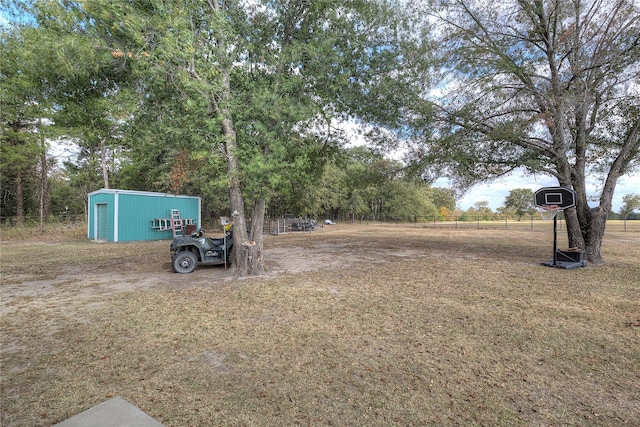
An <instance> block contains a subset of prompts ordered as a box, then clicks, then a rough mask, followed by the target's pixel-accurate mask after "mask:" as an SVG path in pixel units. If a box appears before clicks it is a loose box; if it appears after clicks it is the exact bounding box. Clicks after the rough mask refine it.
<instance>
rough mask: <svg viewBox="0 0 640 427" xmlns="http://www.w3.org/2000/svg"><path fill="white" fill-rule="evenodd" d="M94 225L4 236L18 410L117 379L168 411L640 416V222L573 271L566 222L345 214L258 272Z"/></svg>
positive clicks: (563, 418) (9, 390)
mask: <svg viewBox="0 0 640 427" xmlns="http://www.w3.org/2000/svg"><path fill="white" fill-rule="evenodd" d="M66 235H72V236H73V237H72V238H70V239H69V238H66V237H65V236H66ZM82 236H83V232H82V231H80V232H78V231H76V230H69V232H67V233H61V234H60V235H58V234H55V233H47V234H45V235H43V236H41V237H42V238H43V240H45V241H44V242H40V241H38V240H37V239H32V240H30V241H26V242H14V241H12V240H11V236H8V235H7V234H3V236H2V240H3V241H2V243H1V245H0V262H1V264H0V265H1V269H2V282H1V287H0V290H1V304H0V316H1V317H0V322H1V323H0V327H1V342H0V344H1V360H0V362H1V365H0V369H1V381H2V388H1V391H0V393H1V394H0V398H1V403H0V404H1V406H2V407H1V419H0V420H1V425H2V426H7V427H8V426H48V425H52V424H55V423H57V422H60V421H63V420H65V419H66V418H69V417H70V416H73V415H75V414H77V413H79V412H81V411H83V410H85V409H88V408H90V407H92V406H94V405H96V404H98V403H101V402H103V401H105V400H108V399H109V398H111V397H114V396H121V397H123V398H124V399H126V400H127V401H129V402H131V403H132V404H134V405H136V406H138V407H139V408H141V409H142V410H143V411H145V412H146V413H148V414H149V415H151V416H152V417H154V418H155V419H157V420H158V421H160V422H162V423H163V424H165V425H166V426H216V425H221V426H294V425H302V426H322V425H338V426H343V425H349V426H355V425H362V426H364V425H366V426H388V425H402V426H410V425H413V426H424V425H465V426H466V425H485V426H497V425H508V426H550V425H552V426H560V425H567V426H583V425H584V426H637V425H640V344H639V343H640V234H639V233H637V232H628V231H627V232H621V231H607V234H606V236H605V244H604V246H603V254H604V256H605V259H606V260H607V264H606V265H604V266H599V267H591V266H590V267H587V268H584V269H577V270H568V271H567V270H560V269H554V268H548V267H543V266H541V265H540V262H542V261H547V260H548V259H549V258H550V256H551V247H552V246H551V245H552V241H551V239H552V237H551V234H550V233H549V232H548V231H535V230H534V231H531V230H526V229H525V230H520V229H517V230H510V229H507V230H484V229H452V228H446V229H445V228H443V229H440V228H435V229H434V228H422V227H414V226H401V225H399V226H384V227H382V226H379V227H371V226H368V227H366V226H354V225H337V226H332V227H325V228H323V229H320V230H317V231H315V232H313V233H290V234H285V235H280V236H267V237H266V243H265V247H266V266H267V269H268V274H267V275H266V276H264V277H259V278H248V279H242V280H237V279H234V277H233V276H232V275H231V273H229V272H227V271H225V270H224V268H223V267H220V266H217V267H200V268H199V269H198V270H196V272H194V273H193V274H189V275H178V274H174V273H172V272H171V266H170V262H169V251H168V246H169V242H168V241H159V242H137V243H120V244H113V243H102V244H98V243H92V242H87V241H86V240H85V239H83V238H82ZM563 237H564V236H561V238H560V239H559V245H560V247H561V248H562V247H563V246H565V245H564V244H563V242H564V241H565V239H563Z"/></svg>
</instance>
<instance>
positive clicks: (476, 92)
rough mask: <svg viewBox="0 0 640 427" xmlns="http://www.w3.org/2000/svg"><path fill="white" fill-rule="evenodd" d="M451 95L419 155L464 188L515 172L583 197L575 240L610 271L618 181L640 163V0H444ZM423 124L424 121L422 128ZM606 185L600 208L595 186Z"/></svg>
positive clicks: (438, 105) (439, 11)
mask: <svg viewBox="0 0 640 427" xmlns="http://www.w3.org/2000/svg"><path fill="white" fill-rule="evenodd" d="M435 7H436V8H435V10H434V11H433V13H432V15H431V19H430V20H429V22H430V23H431V24H433V25H436V26H438V31H437V32H435V33H437V34H440V35H441V39H440V40H438V46H439V48H440V50H439V52H441V54H442V56H441V58H440V61H441V64H442V66H441V67H442V68H441V69H440V70H438V71H440V72H441V74H442V76H443V79H444V80H443V82H444V83H443V85H442V87H443V90H442V91H441V92H440V93H439V94H437V96H432V97H431V99H430V100H431V101H433V102H432V103H430V104H428V107H426V108H425V110H424V111H423V112H422V113H418V112H416V113H417V114H415V117H416V118H417V119H420V118H422V117H425V116H430V115H432V114H433V115H434V117H435V119H436V120H437V123H438V126H435V127H433V128H425V127H424V126H419V127H418V129H419V134H418V135H417V138H416V139H419V140H420V141H421V144H420V145H419V146H418V147H417V148H416V151H415V152H414V154H415V156H414V158H418V160H419V161H420V162H422V164H423V165H426V164H430V165H434V164H436V165H439V168H436V169H435V170H440V171H448V172H450V173H452V174H454V175H456V176H457V178H458V179H459V180H460V181H461V182H463V183H465V184H469V183H473V182H477V181H481V180H485V179H488V178H491V177H496V176H500V175H503V174H506V173H508V172H509V171H512V170H513V169H514V168H517V167H524V168H525V169H526V170H528V171H530V172H533V173H540V172H542V173H545V174H550V175H552V176H554V177H556V178H557V180H558V183H559V185H561V186H567V187H573V189H574V190H575V191H576V192H577V195H578V196H577V203H576V207H575V209H569V210H567V211H566V212H565V214H566V219H567V232H568V238H569V244H570V245H571V246H574V247H579V248H582V249H584V250H585V251H586V258H587V260H589V261H590V262H593V263H602V262H603V257H602V254H601V244H602V237H603V234H604V230H605V222H606V219H607V216H608V214H609V212H610V210H611V201H612V196H613V192H614V190H615V187H616V183H617V181H618V179H619V178H620V177H621V176H622V175H624V174H626V173H628V172H630V171H632V170H634V169H636V168H638V166H639V165H640V156H639V149H640V139H639V136H640V92H639V88H638V85H637V81H638V79H639V77H640V66H639V64H640V62H639V60H640V5H638V3H637V2H636V1H633V0H614V1H608V0H572V1H566V0H510V1H490V2H488V3H487V2H486V1H476V0H454V1H437V2H435ZM417 124H418V125H420V124H421V123H420V122H417ZM588 179H599V181H600V186H599V188H600V192H599V195H598V196H597V199H598V206H596V207H593V208H592V207H590V206H589V204H588V203H587V201H588V194H587V180H588Z"/></svg>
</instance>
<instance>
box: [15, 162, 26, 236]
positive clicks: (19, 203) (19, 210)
mask: <svg viewBox="0 0 640 427" xmlns="http://www.w3.org/2000/svg"><path fill="white" fill-rule="evenodd" d="M23 199H24V195H23V191H22V172H20V171H17V172H16V225H22V224H24V200H23Z"/></svg>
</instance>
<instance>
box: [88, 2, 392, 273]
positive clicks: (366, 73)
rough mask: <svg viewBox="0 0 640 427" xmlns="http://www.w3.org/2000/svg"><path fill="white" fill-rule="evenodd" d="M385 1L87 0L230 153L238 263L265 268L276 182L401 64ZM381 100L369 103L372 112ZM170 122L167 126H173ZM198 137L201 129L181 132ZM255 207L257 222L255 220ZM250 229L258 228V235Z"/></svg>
mask: <svg viewBox="0 0 640 427" xmlns="http://www.w3.org/2000/svg"><path fill="white" fill-rule="evenodd" d="M384 6H385V5H384V3H383V2H363V1H360V0H349V1H323V2H308V1H298V0H276V1H266V2H263V3H259V2H244V1H218V0H208V1H204V0H183V1H178V2H173V3H170V2H169V3H168V2H163V1H160V0H149V1H144V2H134V3H132V2H127V1H113V2H98V1H93V2H92V1H89V2H84V3H83V8H84V10H85V11H86V12H87V13H88V15H89V16H90V17H91V19H90V21H88V22H91V23H92V24H95V25H96V27H99V28H102V29H105V30H104V31H103V39H104V40H105V42H106V43H105V46H106V47H107V48H109V49H111V51H112V52H113V55H114V57H118V58H119V59H120V61H121V64H120V68H121V69H123V70H129V69H131V70H134V71H135V70H137V71H142V72H141V73H140V74H139V75H140V79H141V82H142V83H141V84H140V85H139V87H140V89H141V93H143V94H144V98H145V99H146V98H148V97H152V96H159V94H160V93H162V92H155V95H154V94H153V93H151V92H150V91H151V90H152V89H155V88H157V87H158V86H161V85H162V84H164V85H171V86H173V87H175V88H177V90H178V92H179V93H180V94H181V95H182V98H183V99H185V102H186V104H187V106H188V107H189V109H190V112H189V113H188V114H189V115H191V114H193V115H196V116H198V117H203V118H204V119H203V120H202V123H203V124H204V129H206V130H207V131H208V134H205V135H202V137H203V140H206V141H208V143H209V147H210V148H209V150H210V154H211V156H212V157H216V156H218V157H219V156H222V158H223V159H224V160H225V162H226V176H225V180H226V184H227V186H228V189H229V196H230V211H231V215H232V217H233V218H234V233H235V236H236V239H237V241H238V242H240V243H241V244H239V245H235V247H234V248H235V249H234V254H233V257H234V266H235V267H234V268H236V270H237V273H238V274H240V275H245V274H260V273H262V272H263V247H262V225H263V221H264V212H265V209H266V204H267V202H268V200H269V198H270V197H271V196H272V194H273V193H274V190H275V189H277V188H279V186H282V185H283V183H288V182H291V180H292V179H295V180H296V181H299V182H304V181H305V180H306V179H308V178H307V177H308V176H312V175H313V173H319V172H320V171H321V170H322V167H321V166H322V162H323V161H324V160H325V159H326V158H328V157H329V154H330V153H331V151H332V150H333V149H335V147H336V146H338V145H339V144H340V143H341V139H340V135H339V134H337V133H336V132H334V129H333V128H332V119H333V117H334V116H337V115H341V114H345V113H346V112H349V111H350V110H353V111H356V110H357V109H358V108H361V105H362V104H363V103H362V102H361V101H362V98H363V97H364V96H365V95H366V96H372V95H371V94H372V93H373V90H372V89H373V88H376V87H380V82H387V81H393V80H392V79H390V78H388V76H391V75H392V74H393V73H392V72H391V71H392V69H397V63H398V57H397V56H396V55H394V54H393V47H394V46H395V45H396V43H395V42H394V41H393V40H392V38H393V36H394V32H393V31H391V32H387V31H382V30H381V28H382V27H383V26H384V25H387V26H388V25H390V24H391V25H395V24H393V22H394V21H393V19H392V18H393V16H392V15H391V14H389V13H386V14H385V13H383V10H386V9H384ZM372 111H373V110H368V111H367V114H369V115H373V113H372ZM165 129H166V128H165ZM180 135H181V136H182V137H183V138H184V139H188V138H189V137H190V129H184V130H183V131H182V132H181V134H180ZM245 212H247V213H249V212H250V213H251V230H248V224H247V222H246V221H245ZM249 236H250V237H249Z"/></svg>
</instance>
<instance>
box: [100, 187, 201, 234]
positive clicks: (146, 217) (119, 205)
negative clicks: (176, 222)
mask: <svg viewBox="0 0 640 427" xmlns="http://www.w3.org/2000/svg"><path fill="white" fill-rule="evenodd" d="M105 204H106V213H107V218H106V221H107V231H106V240H108V241H110V242H130V241H137V240H162V239H171V238H173V232H172V231H171V230H164V231H157V229H154V228H152V225H153V220H154V219H156V218H170V216H171V209H178V211H179V212H180V218H181V219H183V220H185V219H193V220H195V222H196V227H198V228H199V227H200V226H201V223H200V219H201V216H200V198H199V197H193V196H176V195H172V194H164V193H151V192H144V191H129V190H111V189H108V190H107V189H103V190H98V191H95V192H93V193H90V194H89V215H88V220H87V237H88V238H89V239H93V240H98V239H104V238H105V236H100V231H101V230H102V229H99V226H100V225H102V226H104V224H103V223H101V222H100V221H98V212H99V211H100V209H102V210H103V212H104V205H105ZM103 220H104V219H103ZM103 234H104V232H103Z"/></svg>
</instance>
